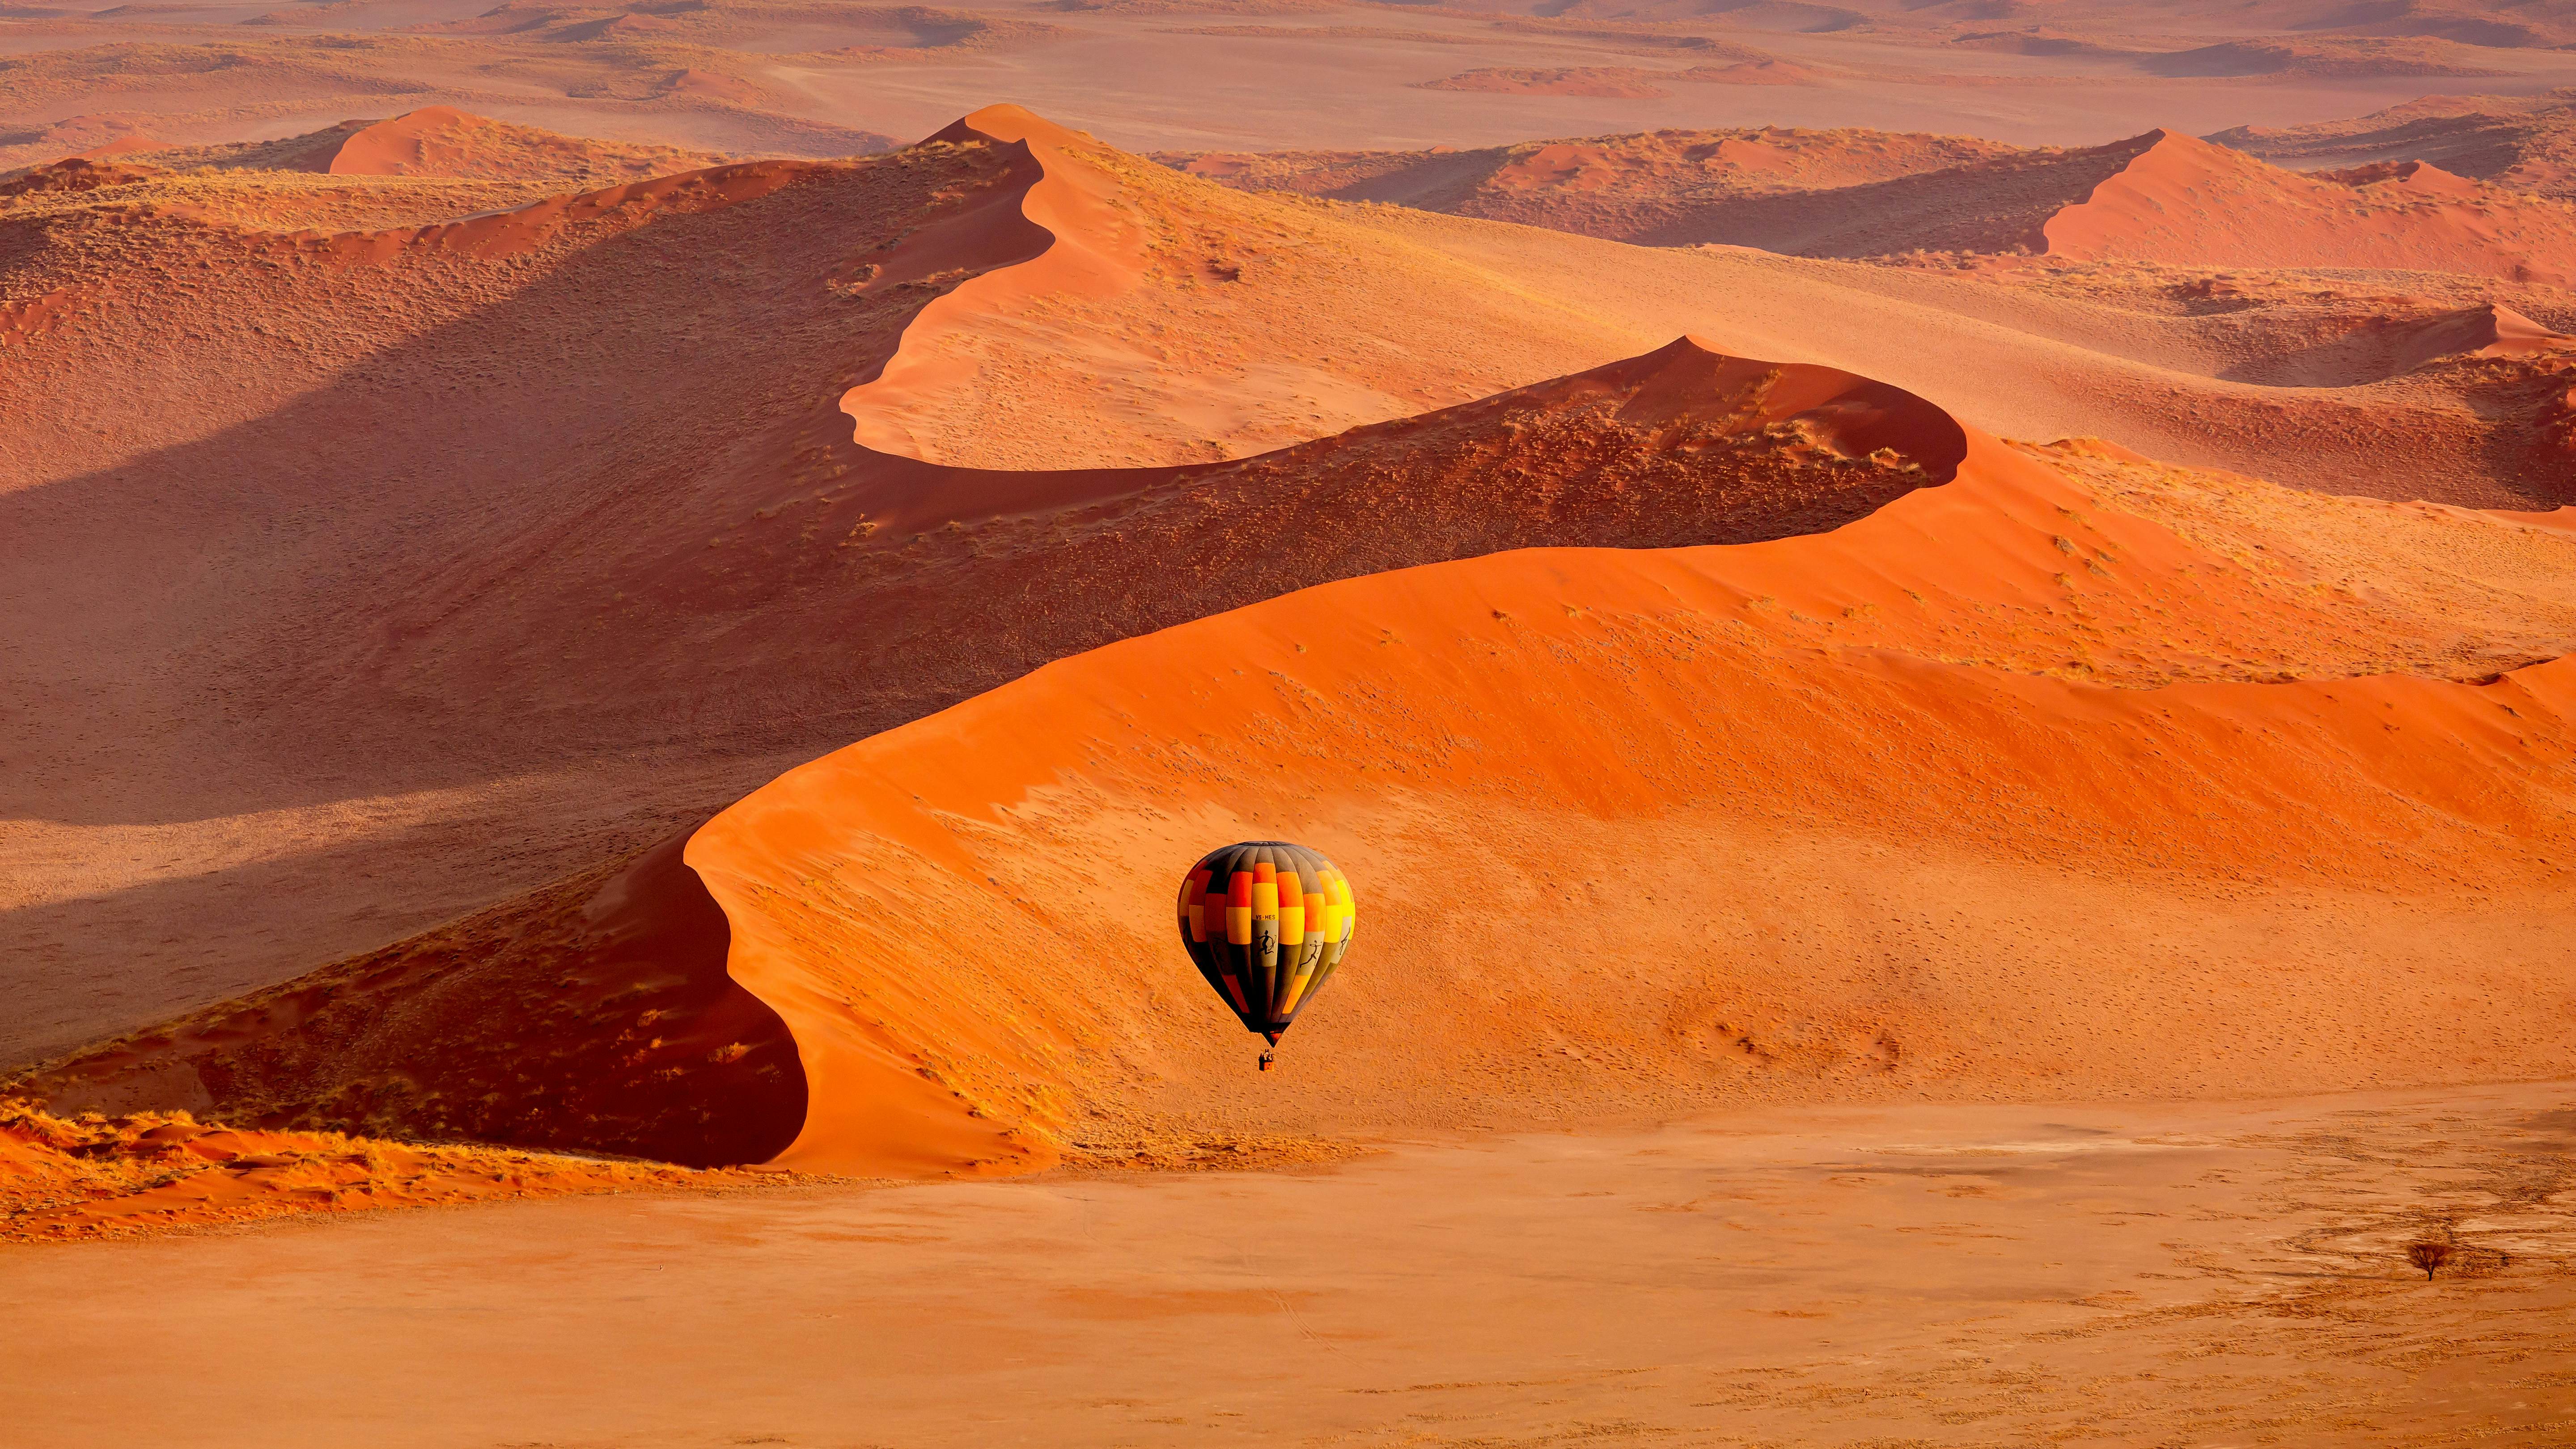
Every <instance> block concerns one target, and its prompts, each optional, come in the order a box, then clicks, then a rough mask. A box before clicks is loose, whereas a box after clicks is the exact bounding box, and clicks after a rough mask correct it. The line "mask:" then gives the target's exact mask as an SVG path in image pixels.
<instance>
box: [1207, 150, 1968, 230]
mask: <svg viewBox="0 0 2576 1449" xmlns="http://www.w3.org/2000/svg"><path fill="white" fill-rule="evenodd" d="M2014 151H2015V148H2013V147H2010V146H2005V145H2001V144H1999V143H1996V142H1992V141H1978V140H1973V139H1971V138H1968V137H1963V136H1929V135H1920V134H1893V133H1889V132H1883V131H1811V130H1800V129H1788V128H1764V129H1761V130H1744V131H1652V132H1648V133H1645V134H1643V135H1636V136H1592V137H1585V138H1582V139H1579V140H1566V141H1529V142H1524V143H1522V144H1520V145H1517V146H1492V147H1485V148H1481V149H1475V150H1457V149H1452V148H1447V147H1435V148H1433V149H1431V150H1428V151H1338V152H1334V151H1281V152H1267V153H1262V152H1225V151H1215V152H1199V153H1180V154H1172V155H1166V156H1160V157H1157V158H1156V159H1158V160H1161V161H1163V162H1164V163H1165V164H1167V165H1172V166H1177V167H1180V168H1181V169H1182V170H1184V171H1187V172H1189V173H1190V174H1192V175H1194V176H1205V177H1208V178H1209V179H1211V180H1217V181H1222V182H1225V183H1226V184H1228V185H1231V186H1241V187H1247V188H1255V189H1267V190H1280V191H1297V192H1303V193H1305V194H1306V195H1309V196H1323V197H1330V198H1332V199H1334V200H1337V201H1391V202H1395V203H1398V204H1399V205H1404V206H1415V207H1421V208H1424V209H1426V210H1431V211H1445V212H1449V213H1451V214H1453V215H1457V216H1480V217H1486V218H1489V219H1491V220H1495V221H1514V222H1520V223H1523V224H1525V225H1530V226H1546V227H1553V228H1555V229H1556V230H1559V231H1578V232H1581V233H1583V234H1584V235H1586V236H1600V237H1609V238H1612V239H1614V240H1621V241H1632V240H1640V239H1644V238H1647V237H1650V236H1664V235H1676V234H1679V232H1678V231H1677V230H1676V229H1677V228H1683V227H1686V226H1687V225H1688V222H1687V217H1688V216H1689V214H1690V212H1691V210H1692V209H1693V208H1695V207H1700V206H1706V205H1709V204H1712V203H1718V202H1722V201H1725V200H1728V199H1732V198H1736V197H1742V196H1750V195H1758V194H1763V193H1769V192H1787V191H1813V190H1824V189H1831V188H1836V187H1844V186H1855V185H1859V184H1862V183H1864V182H1871V181H1885V180H1888V179H1890V178H1892V177H1897V176H1907V175H1913V174H1915V173H1918V172H1923V171H1937V170H1942V169H1945V168H1948V167H1952V166H1957V165H1960V164H1962V163H1964V162H1969V161H1976V160H1983V159H1987V158H1991V157H1998V156H2008V155H2012V154H2014Z"/></svg>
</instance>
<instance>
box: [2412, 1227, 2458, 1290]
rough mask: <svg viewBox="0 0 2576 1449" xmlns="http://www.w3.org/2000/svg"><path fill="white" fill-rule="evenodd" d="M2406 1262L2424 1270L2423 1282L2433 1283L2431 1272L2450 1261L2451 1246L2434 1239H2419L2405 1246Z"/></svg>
mask: <svg viewBox="0 0 2576 1449" xmlns="http://www.w3.org/2000/svg"><path fill="white" fill-rule="evenodd" d="M2406 1261H2407V1262H2409V1263H2412V1264H2414V1265H2415V1266H2416V1267H2418V1268H2421V1269H2423V1270H2424V1281H2425V1282H2427V1283H2430V1282H2432V1281H2433V1271H2434V1270H2435V1269H2437V1268H2440V1267H2442V1266H2443V1265H2444V1264H2446V1263H2448V1262H2450V1261H2451V1245H2450V1244H2448V1243H2445V1242H2441V1241H2439V1240H2438V1239H2434V1238H2419V1239H2417V1240H2416V1241H2414V1242H2411V1243H2408V1244H2407V1245H2406Z"/></svg>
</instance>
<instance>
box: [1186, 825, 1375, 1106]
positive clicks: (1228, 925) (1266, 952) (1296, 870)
mask: <svg viewBox="0 0 2576 1449" xmlns="http://www.w3.org/2000/svg"><path fill="white" fill-rule="evenodd" d="M1180 906H1181V944H1182V945H1184V946H1187V947H1188V948H1189V952H1190V959H1191V960H1192V961H1194V962H1196V963H1198V968H1199V974H1200V975H1202V976H1204V977H1206V978H1207V983H1208V985H1209V986H1211V987H1214V988H1215V989H1216V994H1217V995H1218V996H1220V997H1222V998H1224V1000H1225V1004H1226V1006H1227V1007H1228V1008H1229V1009H1231V1010H1232V1011H1233V1012H1234V1014H1235V1016H1236V1017H1237V1018H1238V1019H1240V1020H1241V1021H1242V1022H1243V1024H1244V1025H1245V1026H1246V1027H1248V1028H1250V1029H1251V1030H1253V1031H1257V1032H1259V1033H1261V1034H1262V1035H1263V1036H1266V1037H1268V1038H1270V1039H1271V1040H1272V1041H1274V1042H1275V1041H1277V1040H1278V1039H1279V1033H1281V1032H1283V1031H1286V1030H1287V1029H1288V1024H1289V1023H1290V1022H1293V1021H1295V1020H1296V1019H1297V1013H1298V1012H1299V1011H1302V1010H1304V1009H1305V1006H1306V1003H1307V1002H1309V1001H1312V1000H1314V999H1315V993H1316V992H1318V991H1320V990H1322V989H1323V987H1324V982H1325V981H1326V980H1327V979H1328V978H1330V977H1331V976H1332V974H1333V968H1335V967H1337V966H1339V965H1341V964H1342V956H1343V954H1344V953H1345V952H1347V951H1349V950H1350V948H1351V919H1352V914H1353V912H1352V903H1351V883H1350V882H1349V881H1348V880H1345V879H1343V877H1342V873H1341V872H1340V871H1339V870H1336V869H1335V868H1334V867H1333V863H1332V862H1331V861H1329V860H1326V859H1324V857H1323V856H1321V855H1319V854H1317V853H1315V852H1314V851H1311V850H1308V849H1307V848H1306V847H1304V846H1302V845H1291V844H1289V843H1288V842H1287V841H1284V840H1248V841H1245V842H1243V843H1242V844H1240V845H1229V846H1226V847H1224V848H1223V849H1221V850H1212V851H1209V852H1208V853H1207V854H1206V855H1205V856H1204V857H1202V858H1201V859H1200V861H1199V863H1198V864H1197V865H1194V866H1192V867H1190V873H1189V875H1188V877H1187V878H1185V879H1184V880H1182V882H1181V902H1180ZM1265 1060H1267V1059H1266V1058H1265Z"/></svg>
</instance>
